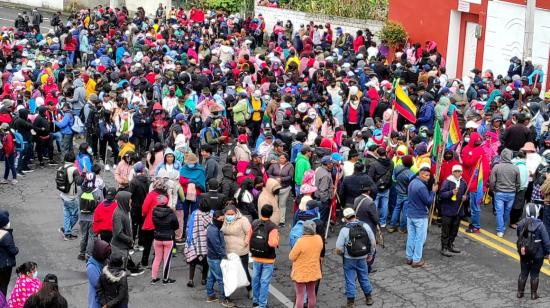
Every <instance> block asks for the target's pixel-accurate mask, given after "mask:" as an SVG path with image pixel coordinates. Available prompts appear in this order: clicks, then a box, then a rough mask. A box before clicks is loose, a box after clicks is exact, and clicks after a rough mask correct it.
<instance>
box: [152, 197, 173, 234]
mask: <svg viewBox="0 0 550 308" xmlns="http://www.w3.org/2000/svg"><path fill="white" fill-rule="evenodd" d="M153 224H154V225H155V233H154V239H155V240H157V241H173V240H174V238H175V232H174V231H176V230H177V229H178V228H179V224H178V218H177V217H176V213H175V212H174V211H173V210H172V209H171V208H169V207H168V206H167V205H159V206H157V207H155V208H154V209H153Z"/></svg>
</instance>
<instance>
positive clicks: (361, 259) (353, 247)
mask: <svg viewBox="0 0 550 308" xmlns="http://www.w3.org/2000/svg"><path fill="white" fill-rule="evenodd" d="M344 222H345V223H346V225H345V227H344V228H342V229H341V230H340V234H338V239H337V240H336V254H338V255H340V256H342V257H343V260H344V263H343V264H344V279H345V282H346V297H347V299H348V301H347V304H346V305H345V306H344V307H346V308H351V307H355V295H356V286H355V277H357V279H358V280H359V284H360V285H361V289H363V293H365V300H366V304H367V306H371V305H372V304H373V303H374V302H373V300H372V295H371V294H372V285H371V283H370V281H369V269H368V265H367V262H370V261H371V260H372V258H373V255H374V252H375V247H376V239H375V237H374V232H373V231H372V229H371V228H370V227H369V225H368V224H366V223H363V222H361V221H359V220H357V218H356V216H355V211H354V210H353V209H352V208H346V209H345V210H344Z"/></svg>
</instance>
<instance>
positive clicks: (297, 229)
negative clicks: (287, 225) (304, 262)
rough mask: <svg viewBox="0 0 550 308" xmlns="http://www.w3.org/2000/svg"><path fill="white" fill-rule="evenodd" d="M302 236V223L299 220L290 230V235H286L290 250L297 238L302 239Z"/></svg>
mask: <svg viewBox="0 0 550 308" xmlns="http://www.w3.org/2000/svg"><path fill="white" fill-rule="evenodd" d="M303 234H304V221H303V220H299V221H298V222H297V223H296V224H295V225H294V227H292V229H290V233H289V234H288V240H289V242H290V249H292V248H293V247H294V245H296V242H297V241H298V239H299V238H301V237H302V235H303Z"/></svg>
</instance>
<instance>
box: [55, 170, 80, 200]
mask: <svg viewBox="0 0 550 308" xmlns="http://www.w3.org/2000/svg"><path fill="white" fill-rule="evenodd" d="M70 167H72V165H71V166H68V167H65V166H61V167H59V168H58V169H57V171H56V173H55V185H56V187H57V190H59V191H60V192H62V193H65V194H68V193H69V192H70V191H71V186H72V185H73V184H72V183H69V172H68V169H69V168H70ZM75 193H76V185H75Z"/></svg>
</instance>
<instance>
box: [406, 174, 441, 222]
mask: <svg viewBox="0 0 550 308" xmlns="http://www.w3.org/2000/svg"><path fill="white" fill-rule="evenodd" d="M408 193H409V207H408V209H407V217H409V218H428V209H429V208H430V206H431V205H432V201H433V199H434V196H435V194H434V193H433V192H431V191H429V190H428V186H427V185H426V183H424V182H422V181H421V180H420V178H418V177H416V178H414V179H413V180H412V181H411V183H410V184H409V189H408Z"/></svg>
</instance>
